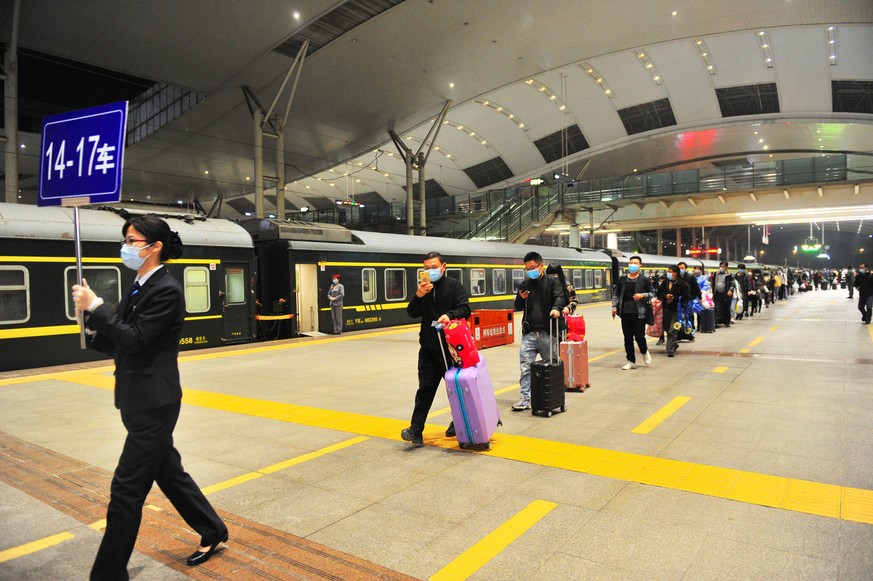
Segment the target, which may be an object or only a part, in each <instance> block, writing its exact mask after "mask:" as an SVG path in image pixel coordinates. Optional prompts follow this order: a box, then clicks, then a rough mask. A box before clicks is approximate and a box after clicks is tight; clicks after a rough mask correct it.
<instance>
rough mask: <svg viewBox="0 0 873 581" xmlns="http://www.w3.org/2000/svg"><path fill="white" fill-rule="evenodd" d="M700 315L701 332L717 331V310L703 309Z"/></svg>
mask: <svg viewBox="0 0 873 581" xmlns="http://www.w3.org/2000/svg"><path fill="white" fill-rule="evenodd" d="M697 316H698V317H700V332H701V333H715V310H714V309H703V310H702V311H700V313H699V314H698V315H697Z"/></svg>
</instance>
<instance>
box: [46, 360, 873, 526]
mask: <svg viewBox="0 0 873 581" xmlns="http://www.w3.org/2000/svg"><path fill="white" fill-rule="evenodd" d="M56 379H58V380H62V381H67V382H71V383H81V384H84V385H92V386H96V387H103V388H107V384H109V383H111V382H112V380H113V378H112V377H110V376H103V375H94V373H93V370H92V371H90V372H78V373H67V374H59V375H58V376H57V377H56ZM108 388H111V386H109V387H108ZM183 402H184V403H185V404H187V405H194V406H198V407H202V408H207V409H213V410H218V411H227V412H233V413H238V414H244V415H250V416H254V417H260V418H265V419H272V420H277V421H283V422H290V423H295V424H299V425H305V426H311V427H316V428H322V429H329V430H337V431H342V432H348V433H353V434H356V435H364V436H369V437H375V438H383V439H387V440H393V441H400V440H401V438H400V430H401V429H403V428H405V427H407V426H408V425H409V423H408V421H406V420H400V419H392V418H383V417H378V416H371V415H364V414H357V413H351V412H344V411H334V410H327V409H319V408H313V407H308V406H301V405H296V404H289V403H282V402H274V401H269V400H259V399H254V398H247V397H241V396H235V395H226V394H220V393H213V392H208V391H202V390H194V389H185V390H184V399H183ZM443 431H444V427H443V426H436V425H433V424H428V425H426V426H425V430H424V439H425V443H426V444H428V445H430V446H435V447H440V448H445V449H458V443H457V440H456V439H454V438H446V437H444V436H443V435H442V432H443ZM476 453H478V454H485V455H488V456H493V457H495V458H503V459H506V460H516V461H519V462H525V463H529V464H535V465H539V466H550V467H553V468H560V469H563V470H570V471H574V472H582V473H586V474H592V475H595V476H604V477H607V478H615V479H619V480H626V481H630V482H639V483H643V484H651V485H655V486H662V487H665V488H671V489H675V490H682V491H686V492H694V493H698V494H705V495H709V496H714V497H717V498H726V499H730V500H737V501H740V502H747V503H751V504H759V505H764V506H772V507H777V508H782V509H785V510H792V511H796V512H804V513H809V514H816V515H820V516H827V517H830V518H842V519H844V520H851V521H856V522H861V523H865V524H873V490H866V489H860V488H849V487H841V486H837V485H833V484H823V483H817V482H810V481H805V480H798V479H794V478H786V477H781V476H772V475H767V474H758V473H754V472H747V471H743V470H734V469H728V468H720V467H717V466H708V465H705V464H697V463H694V462H684V461H681V460H671V459H667V458H660V457H656V456H647V455H644V454H634V453H630V452H621V451H617V450H609V449H604V448H595V447H591V446H582V445H578V444H571V443H565V442H556V441H550V440H543V439H538V438H531V437H527V436H520V435H515V434H506V433H503V432H497V433H495V434H494V436H493V437H492V448H491V450H490V451H479V452H476Z"/></svg>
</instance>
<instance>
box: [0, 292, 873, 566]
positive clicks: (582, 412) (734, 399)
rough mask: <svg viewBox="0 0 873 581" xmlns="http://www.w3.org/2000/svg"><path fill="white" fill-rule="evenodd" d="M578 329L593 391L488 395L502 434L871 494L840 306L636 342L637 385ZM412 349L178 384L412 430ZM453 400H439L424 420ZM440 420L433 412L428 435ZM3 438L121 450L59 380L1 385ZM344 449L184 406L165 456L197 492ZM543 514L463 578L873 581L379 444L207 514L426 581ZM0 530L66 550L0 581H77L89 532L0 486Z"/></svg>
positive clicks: (549, 480)
mask: <svg viewBox="0 0 873 581" xmlns="http://www.w3.org/2000/svg"><path fill="white" fill-rule="evenodd" d="M837 298H840V299H841V301H836V300H834V299H837ZM583 313H584V314H585V316H586V319H587V323H588V332H589V336H588V339H589V343H590V345H591V356H592V357H596V356H599V355H602V354H604V353H608V352H611V351H615V352H614V353H612V354H610V355H608V356H606V357H603V358H601V359H598V360H596V361H594V362H592V363H591V365H590V372H591V383H592V388H591V389H590V390H589V391H587V392H586V393H583V394H568V396H567V401H568V407H569V411H568V412H567V413H565V414H557V415H555V416H553V417H552V418H550V419H545V418H538V417H533V416H531V415H530V414H528V413H513V412H511V411H509V406H510V405H511V404H512V403H513V402H514V401H515V400H516V399H517V395H518V394H517V391H515V390H511V391H509V392H506V393H503V394H500V395H498V403H499V405H500V406H501V415H502V417H503V421H504V426H503V427H502V428H500V431H501V432H502V433H506V434H518V435H523V436H529V437H533V438H541V439H548V440H555V441H561V442H570V443H574V444H581V445H586V446H595V447H601V448H607V449H611V450H621V451H627V452H635V453H639V454H645V455H651V456H658V457H663V458H671V459H677V460H684V461H689V462H697V463H701V464H707V465H713V466H722V467H727V468H734V469H739V470H749V471H753V472H760V473H765V474H772V475H778V476H786V477H792V478H801V479H806V480H811V481H814V482H823V483H829V484H837V485H845V486H853V487H859V488H866V489H873V459H871V458H873V405H871V404H873V383H871V382H870V377H871V370H873V363H871V361H873V338H871V335H870V334H869V333H868V330H867V328H866V327H864V326H863V325H860V323H859V322H858V321H857V318H858V317H857V312H856V311H855V309H854V302H853V301H846V300H845V299H844V298H843V293H842V292H838V291H829V292H827V293H822V292H818V293H807V294H805V295H800V296H795V297H792V298H791V300H790V301H788V302H787V303H781V304H778V305H775V306H772V307H771V308H770V309H766V310H765V311H764V313H763V316H761V317H754V318H752V319H747V320H744V321H741V322H739V323H738V324H736V325H734V326H732V327H731V328H730V329H719V330H718V331H717V332H716V333H714V334H701V335H698V338H697V340H696V342H695V343H693V344H692V343H683V344H682V347H681V348H680V350H679V353H678V355H677V357H676V358H674V359H668V358H667V357H665V355H664V348H663V347H658V346H655V344H654V341H652V342H650V343H649V346H650V348H651V349H652V354H653V360H654V361H653V365H652V366H651V367H644V366H640V368H639V369H637V370H635V371H620V369H619V368H620V366H621V365H622V364H623V363H624V357H623V351H622V350H621V337H620V331H619V329H618V326H617V325H616V324H615V323H614V322H613V321H611V320H610V318H609V313H608V308H607V307H605V306H595V307H591V308H585V309H584V310H583ZM774 325H779V327H778V328H777V329H775V330H771V328H773V327H774ZM416 334H417V331H416V330H407V331H402V332H399V333H397V334H392V335H382V336H379V337H372V338H369V339H366V338H365V339H356V340H342V341H331V342H328V343H323V344H315V345H311V346H307V345H306V344H302V343H300V344H298V346H295V347H293V348H289V349H283V350H278V351H271V352H266V353H254V354H248V355H234V356H231V357H226V358H220V359H210V360H202V361H185V360H184V359H183V360H182V363H181V370H182V378H183V384H184V386H185V387H186V388H189V389H198V390H204V391H209V392H216V393H223V394H230V395H236V396H242V397H248V398H256V399H262V400H267V401H272V402H280V403H289V404H298V405H303V406H311V407H314V408H323V409H328V410H340V411H347V412H354V413H360V414H369V415H374V416H379V417H383V418H392V419H396V420H406V419H407V418H408V416H409V413H410V411H411V408H412V401H413V397H414V393H415V388H416V379H415V369H414V365H415V358H416V353H417V344H416ZM759 337H763V338H764V339H763V340H762V341H761V342H760V343H759V344H757V345H755V346H753V347H749V346H748V344H749V343H750V342H752V341H753V340H755V339H757V338H759ZM345 338H346V336H344V337H343V339H345ZM744 348H747V349H749V351H750V354H749V355H748V356H745V355H743V354H741V353H740V351H741V350H742V349H744ZM713 353H721V354H722V356H715V355H713ZM754 354H763V355H765V357H757V358H756V357H755V356H754ZM484 355H485V357H486V358H487V361H488V365H489V368H490V370H491V372H492V377H493V379H494V384H495V385H494V387H495V388H497V389H500V388H503V387H505V386H508V385H512V384H514V383H517V382H518V345H517V343H516V345H513V346H505V347H499V348H494V349H489V350H488V351H486V352H485V353H484ZM858 360H860V361H858ZM716 367H725V368H727V370H726V371H725V372H724V373H715V372H714V369H715V368H716ZM676 396H687V397H690V398H691V399H690V401H689V402H688V403H686V404H685V405H684V406H683V407H682V408H680V409H679V410H678V411H677V412H676V413H674V414H673V415H672V416H671V417H670V418H668V419H667V420H666V421H665V422H664V423H663V424H661V425H660V426H658V427H657V428H655V429H654V430H653V431H652V432H651V433H649V434H646V435H640V434H633V433H631V430H632V429H633V428H634V427H635V426H636V425H638V424H639V423H640V422H642V421H643V420H645V419H646V418H648V417H649V416H650V415H651V414H653V413H654V412H656V411H657V410H658V409H660V408H661V407H662V406H664V405H665V404H667V403H668V402H670V401H671V400H672V399H673V398H674V397H676ZM447 405H448V404H447V400H446V397H445V395H444V393H443V392H442V390H440V392H439V393H438V394H437V398H436V401H435V402H434V407H433V409H434V410H438V409H440V408H443V407H445V406H447ZM449 420H450V416H449V414H442V415H439V416H436V417H435V418H433V419H432V420H431V423H432V424H435V425H438V426H439V425H445V424H447V423H448V422H449ZM0 425H2V430H3V431H5V432H7V433H9V434H12V435H14V436H16V437H19V438H22V439H25V440H27V441H30V442H34V443H37V444H40V445H43V446H46V447H48V448H50V449H52V450H56V451H58V452H60V453H63V454H67V455H69V456H72V457H75V458H77V459H80V460H83V461H85V462H89V463H92V464H96V465H98V466H100V467H102V468H105V469H109V470H111V469H112V468H113V467H114V465H115V460H116V459H117V455H118V453H119V451H120V448H121V442H122V439H123V436H124V433H123V428H122V427H121V423H120V421H119V418H118V414H117V412H116V411H115V410H114V409H113V408H112V394H111V392H109V391H107V390H104V389H98V388H93V387H89V386H86V385H79V384H70V383H65V382H61V381H56V380H39V381H35V382H32V383H24V384H17V385H11V386H5V387H2V388H0ZM352 436H353V434H349V433H344V432H339V431H334V430H326V429H320V428H314V427H310V426H305V425H297V424H291V423H285V422H280V421H275V420H268V419H263V418H258V417H253V416H248V415H243V414H237V413H233V412H229V411H216V410H210V409H205V408H199V407H196V406H192V405H185V406H183V412H182V416H181V418H180V421H179V425H178V427H177V429H176V434H175V440H176V444H177V446H178V447H179V449H180V450H181V452H182V457H183V460H184V462H185V466H186V469H187V470H188V471H189V472H190V473H191V474H192V475H193V476H194V478H195V479H196V480H197V482H198V483H199V484H200V485H201V486H208V485H210V484H214V483H217V482H220V481H223V480H226V479H228V478H232V477H235V476H239V475H241V474H244V473H247V472H251V471H256V470H259V469H261V468H264V467H266V466H268V465H271V464H274V463H277V462H281V461H284V460H287V459H289V458H293V457H295V456H298V455H301V454H305V453H308V452H311V451H314V450H318V449H320V448H323V447H325V446H329V445H332V444H336V443H338V442H342V441H345V440H347V439H349V438H350V437H352ZM549 460H550V459H549V458H543V460H542V464H548V462H549ZM537 499H540V500H546V501H550V502H554V503H557V507H556V508H555V509H554V510H552V511H551V512H549V513H548V514H547V515H546V516H545V517H543V518H542V519H541V520H540V521H539V522H537V523H536V524H535V525H534V526H533V527H532V528H530V529H529V530H528V531H527V532H526V533H524V534H523V535H521V536H520V537H519V538H518V539H517V540H516V541H515V542H513V543H512V544H511V545H509V546H508V547H507V548H506V549H505V550H504V551H502V552H501V553H500V554H499V555H497V556H496V557H495V558H494V559H492V560H491V561H490V562H488V563H487V564H485V565H484V566H483V567H482V568H481V569H479V570H478V571H477V572H475V573H474V574H473V576H472V577H471V578H472V579H482V580H486V579H487V580H492V579H501V580H502V579H513V580H514V579H543V580H544V579H549V580H559V579H568V580H569V579H592V578H596V579H647V580H648V579H792V580H794V579H815V580H819V579H864V578H873V526H871V525H864V524H858V523H852V522H847V521H841V520H837V519H832V518H825V517H818V516H812V515H808V514H801V513H797V512H791V511H787V510H781V509H775V508H768V507H763V506H756V505H751V504H745V503H740V502H734V501H729V500H725V499H720V498H713V497H708V496H703V495H699V494H692V493H688V492H682V491H677V490H672V489H667V488H660V487H655V486H646V485H642V484H638V483H635V482H627V481H624V480H616V479H609V478H602V477H598V476H593V475H589V474H583V473H577V472H569V471H565V470H560V469H556V468H550V467H548V466H546V465H537V464H526V463H519V462H512V461H507V460H501V459H499V458H494V457H488V456H484V455H472V454H467V453H461V452H457V451H451V450H445V449H440V448H432V447H426V448H423V449H410V448H409V447H408V446H407V445H405V444H403V443H401V442H398V441H393V440H379V439H375V438H371V439H369V440H367V441H364V442H362V443H359V444H355V445H353V446H350V447H347V448H344V449H342V450H339V451H337V452H334V453H331V454H328V455H326V456H322V457H320V458H317V459H314V460H310V461H308V462H305V463H302V464H299V465H296V466H292V467H289V468H286V469H284V470H281V471H279V472H276V473H274V474H270V475H265V476H262V477H260V478H256V479H254V480H251V481H249V482H246V483H244V484H240V485H238V486H235V487H232V488H228V489H226V490H223V491H220V492H217V493H214V494H213V495H212V496H211V500H212V501H213V502H214V503H215V504H216V505H217V506H218V507H220V508H221V509H223V510H227V511H231V512H234V513H237V514H239V515H241V516H243V517H246V518H249V519H252V520H255V521H259V522H263V523H265V524H268V525H270V526H274V527H277V528H280V529H283V530H286V531H289V532H291V533H295V534H298V535H302V536H306V537H308V538H309V539H311V540H313V541H316V542H320V543H324V544H326V545H329V546H331V547H334V548H336V549H340V550H343V551H347V552H350V553H352V554H354V555H357V556H359V557H362V558H365V559H370V560H372V561H374V562H376V563H379V564H381V565H384V566H387V567H391V568H395V569H398V570H400V571H403V572H405V573H408V574H410V575H414V576H417V577H420V578H427V577H429V576H431V575H433V574H434V573H436V572H437V571H439V570H440V569H442V568H443V567H444V566H446V565H447V564H448V563H449V562H451V561H452V560H453V559H454V558H456V557H457V556H458V555H460V554H461V553H463V552H464V551H465V550H467V549H468V548H470V547H471V546H472V545H473V544H475V543H476V542H477V541H479V540H481V539H482V538H483V537H484V536H485V535H487V534H488V533H489V532H491V531H493V530H494V529H495V528H497V527H498V526H500V525H501V524H502V523H504V522H506V521H507V520H508V519H510V518H511V517H512V516H513V515H515V514H516V513H518V512H519V511H520V510H522V509H523V508H524V507H525V506H527V505H528V504H529V503H530V502H532V501H534V500H537ZM0 522H2V524H3V529H4V530H7V531H13V534H7V535H4V537H3V540H2V542H0V550H3V549H6V548H9V547H13V546H17V545H20V544H22V543H25V542H29V541H31V540H36V539H38V538H41V537H44V536H47V535H51V534H56V533H59V532H63V531H72V532H74V534H75V535H76V537H75V539H74V540H71V541H68V542H65V543H62V544H60V545H58V546H55V547H52V548H50V549H46V550H45V551H43V552H41V553H40V554H38V555H31V556H29V557H22V558H19V559H15V560H12V561H10V562H8V563H4V564H0V578H2V579H13V578H14V579H47V578H77V577H78V578H81V577H83V576H84V575H85V574H86V571H87V570H88V568H89V567H90V560H91V558H93V554H94V552H95V551H96V546H97V543H98V541H99V533H96V532H94V531H91V530H90V529H87V528H86V527H84V526H83V525H81V524H80V523H78V522H76V521H73V520H72V519H70V518H68V517H65V516H63V515H61V514H60V513H58V512H56V511H54V510H53V509H52V508H51V507H48V506H46V505H44V504H42V503H40V502H38V501H36V500H34V499H32V498H30V497H28V496H27V495H25V494H23V493H21V492H19V491H17V490H14V489H12V488H9V487H7V486H0ZM231 542H232V541H231ZM131 570H132V571H134V570H135V571H136V572H137V577H136V578H137V580H138V581H144V580H148V579H159V578H160V579H164V578H173V576H175V575H177V573H175V572H173V571H170V570H168V569H166V568H164V567H163V566H161V565H159V564H157V563H156V562H154V561H152V560H151V559H148V558H146V557H145V556H143V555H140V554H136V555H135V556H134V559H133V561H132V562H131Z"/></svg>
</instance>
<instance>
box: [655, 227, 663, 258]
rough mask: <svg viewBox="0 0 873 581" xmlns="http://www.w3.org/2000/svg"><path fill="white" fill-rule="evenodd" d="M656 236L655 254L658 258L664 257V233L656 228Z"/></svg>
mask: <svg viewBox="0 0 873 581" xmlns="http://www.w3.org/2000/svg"><path fill="white" fill-rule="evenodd" d="M657 234H658V251H657V252H656V254H657V255H658V256H664V231H663V230H661V229H660V228H658V230H657Z"/></svg>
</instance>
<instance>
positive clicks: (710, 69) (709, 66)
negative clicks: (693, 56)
mask: <svg viewBox="0 0 873 581" xmlns="http://www.w3.org/2000/svg"><path fill="white" fill-rule="evenodd" d="M694 45H695V47H696V48H697V53H698V54H699V55H700V59H701V60H702V61H703V64H704V65H705V66H706V72H707V73H709V74H710V75H715V63H713V62H712V57H711V56H710V55H709V49H707V48H706V43H704V42H703V40H702V39H697V40H695V41H694Z"/></svg>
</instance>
